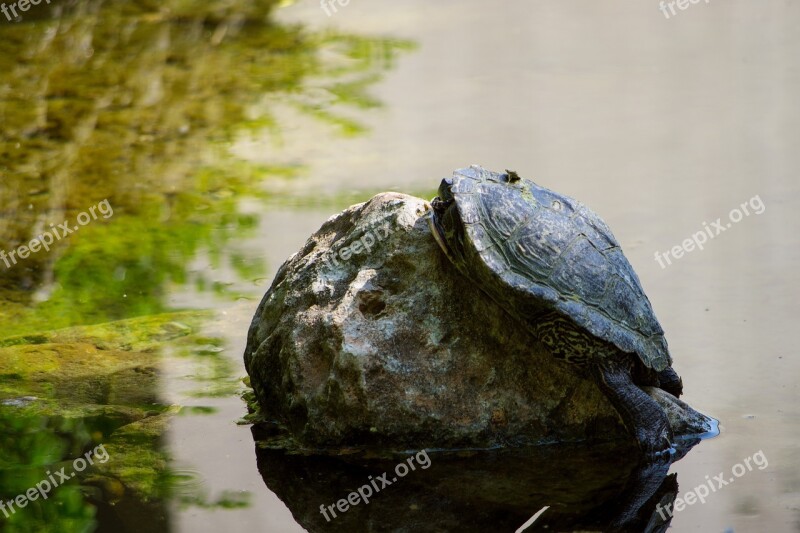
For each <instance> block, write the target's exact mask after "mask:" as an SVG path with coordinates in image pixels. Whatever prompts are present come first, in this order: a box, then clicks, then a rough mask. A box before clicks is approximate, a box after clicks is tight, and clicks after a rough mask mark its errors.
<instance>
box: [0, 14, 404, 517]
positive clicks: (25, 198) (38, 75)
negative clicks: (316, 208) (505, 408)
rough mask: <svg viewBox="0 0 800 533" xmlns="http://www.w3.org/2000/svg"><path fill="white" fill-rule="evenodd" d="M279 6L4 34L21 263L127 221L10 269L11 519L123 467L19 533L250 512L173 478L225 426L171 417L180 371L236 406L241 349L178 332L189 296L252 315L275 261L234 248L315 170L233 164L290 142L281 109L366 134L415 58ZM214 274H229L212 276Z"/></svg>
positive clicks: (0, 275) (4, 344)
mask: <svg viewBox="0 0 800 533" xmlns="http://www.w3.org/2000/svg"><path fill="white" fill-rule="evenodd" d="M276 3H277V2H276V1H275V0H255V1H244V0H230V1H216V0H212V1H208V2H206V1H200V0H189V1H185V0H164V1H159V2H150V1H147V0H134V1H123V0H112V1H91V0H87V1H73V2H66V1H65V2H59V3H55V2H54V3H53V4H51V5H49V6H48V5H46V4H44V3H42V4H41V5H39V6H38V7H37V8H36V9H35V10H32V11H31V12H30V13H29V14H27V15H26V17H25V18H24V19H23V20H22V21H21V22H19V23H15V24H6V23H5V21H3V23H2V24H0V71H2V72H3V80H2V83H0V122H2V124H3V127H2V131H0V250H6V251H9V250H13V249H15V248H16V247H18V246H20V245H23V244H26V243H28V242H29V241H30V240H31V239H33V238H34V237H36V236H37V235H39V234H40V233H42V232H43V231H45V230H46V229H47V228H49V225H50V224H60V223H62V222H63V221H65V220H75V217H76V215H77V214H78V213H80V212H82V211H84V210H86V209H87V208H88V207H90V206H92V205H95V204H97V203H98V202H100V201H102V200H106V199H107V200H108V201H109V203H110V204H111V205H112V206H113V209H114V216H113V217H112V218H109V219H107V220H105V219H102V218H101V219H98V220H96V221H93V222H92V223H91V224H89V225H87V226H85V227H82V228H81V229H80V231H79V232H77V233H75V234H73V235H70V236H69V237H67V238H65V239H62V240H61V241H59V242H58V243H57V245H56V246H55V247H54V248H53V249H52V250H51V251H50V252H41V251H40V252H39V253H36V254H33V255H31V256H30V257H28V258H27V259H25V260H24V261H21V262H20V263H19V264H17V265H15V266H13V267H12V268H10V269H6V267H5V265H4V264H0V400H2V403H1V404H0V499H3V500H5V501H8V500H9V499H11V498H14V497H15V496H16V495H18V494H21V493H23V492H24V491H26V490H27V489H28V488H29V487H31V486H33V485H34V484H35V483H36V482H37V481H39V480H40V479H42V477H43V476H44V472H45V471H47V470H48V469H50V470H52V469H53V468H56V469H58V468H60V466H61V465H63V464H67V463H68V462H70V461H71V460H72V458H74V457H78V456H80V455H82V454H83V453H85V452H86V451H87V450H89V449H91V448H92V447H94V446H96V445H97V444H99V443H104V444H105V447H106V449H107V450H108V453H109V455H110V460H109V461H108V462H107V463H106V464H104V465H97V466H96V467H95V468H93V469H91V470H87V471H85V472H83V473H81V474H80V475H79V476H77V479H76V480H73V481H72V482H71V483H69V484H66V485H64V486H63V487H59V488H58V490H56V491H54V492H53V494H52V495H51V496H50V498H49V499H47V500H41V499H40V500H37V501H33V502H31V503H30V504H29V505H28V506H27V507H26V508H25V509H22V510H20V512H17V513H14V514H12V515H10V516H8V517H6V516H3V515H2V513H0V528H1V529H3V530H4V531H14V532H16V531H19V532H22V531H37V532H38V531H58V532H70V531H89V530H92V529H95V528H97V529H98V530H100V531H169V530H170V529H171V528H172V527H173V524H171V522H172V521H171V519H170V514H169V512H168V504H167V502H168V501H172V502H177V503H178V504H180V505H182V506H197V507H204V508H208V507H213V508H224V509H228V508H237V507H242V506H247V505H248V497H247V496H248V495H247V494H246V493H245V494H242V493H238V492H237V493H224V492H223V493H222V494H217V495H216V496H215V497H213V498H209V497H208V496H207V494H206V487H205V485H204V483H203V481H202V479H200V478H199V476H198V475H197V474H196V473H195V472H193V471H191V470H174V469H173V468H172V467H171V466H170V464H171V458H170V456H169V454H168V452H167V450H166V449H165V446H164V440H165V435H166V431H167V428H168V426H169V423H170V421H171V420H172V417H173V416H174V415H187V416H203V415H206V414H209V413H213V412H214V409H213V408H211V407H205V406H202V405H201V406H193V407H192V408H188V409H184V408H181V407H180V406H177V405H171V404H169V403H168V402H167V401H165V400H164V399H163V390H164V388H165V387H164V385H163V376H162V371H163V364H164V357H163V356H164V355H165V353H168V354H169V355H170V357H172V358H177V359H179V360H183V361H186V362H185V363H182V364H184V365H185V367H186V368H188V369H189V370H188V371H187V372H189V373H190V375H191V384H189V385H188V386H186V387H185V388H186V390H181V395H180V397H181V398H184V399H187V400H188V399H191V398H211V397H217V396H230V395H232V394H235V393H236V391H237V384H236V381H237V378H236V376H234V375H233V374H234V366H233V365H232V363H231V361H230V359H229V358H228V357H227V356H225V354H224V351H225V350H226V346H225V342H224V341H223V340H222V339H220V338H216V337H209V336H206V335H203V334H202V327H203V323H204V322H205V321H206V320H207V318H208V315H205V314H203V313H177V314H175V313H173V314H169V313H168V312H169V311H171V310H172V309H171V306H170V295H171V294H170V293H171V291H175V287H184V288H186V290H193V291H195V292H196V293H199V294H202V293H205V294H207V295H208V297H207V298H206V299H205V301H206V304H207V305H208V306H209V307H211V306H212V305H213V298H215V297H216V298H226V299H233V298H236V297H238V296H240V295H241V294H240V292H241V291H240V288H237V287H235V286H234V283H233V282H232V281H231V280H239V281H245V282H246V281H249V280H253V279H255V278H258V277H261V276H264V275H266V272H265V267H264V259H265V258H264V254H263V252H262V251H260V250H256V251H252V252H251V251H249V250H248V251H238V250H237V247H236V246H235V244H236V243H237V241H241V239H243V238H244V237H246V236H247V234H248V232H251V231H252V230H253V229H254V228H255V227H256V226H257V224H258V216H257V215H253V214H245V213H244V212H243V211H242V209H241V204H242V200H243V199H245V198H254V199H256V200H257V201H258V202H261V203H262V205H266V204H267V203H275V202H277V203H280V198H275V195H274V194H273V193H269V192H267V189H266V188H265V187H264V184H265V182H267V181H279V182H286V183H287V184H292V183H293V182H294V180H295V179H296V178H297V177H298V176H299V175H301V173H302V171H303V168H302V165H301V164H300V163H295V164H291V165H273V164H268V163H265V164H258V165H256V164H253V163H250V162H248V161H245V160H243V159H240V158H238V157H236V155H234V154H233V153H232V151H231V145H232V142H233V141H234V140H236V139H237V138H238V137H239V136H242V135H252V134H260V133H262V132H264V131H266V132H269V133H271V134H272V135H274V136H277V135H279V134H280V132H281V130H282V126H283V125H282V124H280V123H279V120H278V119H277V118H276V115H275V114H273V113H272V108H273V107H274V106H277V105H278V104H280V105H289V106H291V107H293V108H295V109H297V110H299V111H301V112H303V113H306V114H307V115H310V116H311V117H314V118H315V119H318V120H319V121H322V122H324V123H325V124H328V125H330V126H332V127H331V130H332V131H333V132H334V133H335V134H339V135H343V136H347V135H353V134H357V133H360V132H362V131H364V127H363V126H361V125H360V124H359V123H358V122H357V121H355V120H353V119H351V118H348V117H347V116H345V115H343V114H342V113H340V111H341V110H342V109H344V110H346V109H348V108H361V109H364V108H371V107H375V106H377V105H379V103H378V102H377V101H375V100H374V99H373V98H371V97H370V96H369V95H368V94H367V90H368V88H369V86H370V85H371V84H373V83H374V82H375V81H377V80H378V79H379V77H380V75H381V73H382V72H384V71H385V70H386V69H388V68H391V67H392V66H393V64H394V60H395V58H396V56H397V54H398V53H399V52H400V51H401V50H404V49H407V48H409V44H408V43H404V42H398V41H393V40H389V39H380V38H374V39H373V38H364V37H359V36H353V35H342V34H337V33H325V34H313V33H309V32H307V31H305V30H304V29H303V28H302V27H299V26H285V25H279V24H276V23H275V22H274V21H273V20H272V19H271V14H272V11H273V8H274V7H275V5H276ZM198 256H202V257H203V258H207V259H208V261H209V263H210V264H211V265H212V269H213V271H211V272H208V271H203V270H199V269H193V267H192V260H194V259H196V258H197V257H198ZM219 271H224V272H225V273H226V275H227V279H225V280H220V275H219ZM162 313H163V314H162ZM131 317H142V318H136V319H131ZM109 321H116V322H109ZM100 323H104V324H100ZM86 324H100V325H97V326H85V325H86ZM67 326H78V327H72V328H69V329H58V328H64V327H67Z"/></svg>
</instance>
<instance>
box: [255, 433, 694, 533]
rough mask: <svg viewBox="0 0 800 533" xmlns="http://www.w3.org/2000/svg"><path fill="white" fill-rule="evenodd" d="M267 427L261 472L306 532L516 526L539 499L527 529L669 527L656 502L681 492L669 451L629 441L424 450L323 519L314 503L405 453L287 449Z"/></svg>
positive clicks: (387, 468)
mask: <svg viewBox="0 0 800 533" xmlns="http://www.w3.org/2000/svg"><path fill="white" fill-rule="evenodd" d="M268 433H269V431H268V430H266V429H265V428H264V427H263V426H255V427H254V428H253V434H254V436H255V438H256V443H257V446H256V453H257V457H258V469H259V472H260V473H261V476H262V477H263V479H264V482H265V483H266V485H267V487H268V488H269V489H270V490H272V491H273V492H275V493H276V494H277V495H278V497H280V498H281V500H283V502H284V503H285V504H286V505H287V506H288V507H289V509H290V510H291V512H292V514H293V516H294V518H295V520H297V522H298V523H299V524H301V525H302V526H303V527H305V528H306V529H307V530H308V531H313V532H316V531H320V532H325V531H331V532H333V531H342V532H351V531H415V532H416V531H515V530H517V528H519V527H520V526H522V525H523V524H525V523H526V522H527V521H528V520H529V519H530V518H531V517H532V515H534V514H535V513H536V512H537V511H539V510H540V509H542V508H543V507H545V506H547V507H548V509H547V510H546V511H545V512H544V513H542V514H541V516H540V517H539V518H537V519H536V521H535V523H534V525H531V526H530V527H529V528H527V529H526V531H613V530H620V531H652V532H655V531H666V529H667V528H668V526H669V521H670V517H669V516H668V515H666V513H661V514H664V515H665V516H664V518H666V520H665V519H664V518H662V517H661V515H660V514H659V512H658V511H657V506H658V505H660V506H661V507H660V508H661V509H663V508H664V507H665V506H666V505H668V504H671V503H672V502H673V501H674V499H675V497H676V494H677V492H678V483H677V478H676V474H670V475H668V470H669V467H670V464H671V462H672V461H671V460H664V461H661V462H657V463H645V464H640V465H636V464H632V463H631V462H630V460H629V458H630V457H631V456H632V455H631V453H630V452H632V450H628V449H621V448H620V447H619V446H616V447H615V446H549V447H538V448H527V449H517V450H494V451H463V452H433V451H429V452H428V455H429V457H430V462H431V465H430V467H429V468H427V469H420V468H417V469H416V470H415V471H413V472H411V473H409V474H408V475H406V476H405V477H402V478H401V479H398V480H397V481H396V483H394V484H392V486H388V487H385V488H384V489H383V491H381V492H378V493H377V494H375V495H373V496H372V498H371V499H370V501H369V504H367V505H364V504H363V503H359V504H356V505H354V506H352V507H350V508H349V509H348V510H347V511H346V512H344V513H338V516H337V517H336V518H332V517H331V514H330V512H329V513H328V518H330V520H327V519H326V518H325V517H324V516H323V514H322V512H321V510H320V505H326V506H328V505H330V504H334V505H335V504H336V502H337V501H339V500H341V499H343V498H347V496H348V494H350V493H351V492H353V491H357V489H358V488H359V487H361V486H363V485H364V484H366V483H369V481H370V479H377V478H378V477H379V476H381V475H382V474H383V473H384V472H389V473H390V477H389V479H390V480H391V479H392V476H394V474H393V472H394V469H395V466H396V465H397V464H398V463H400V462H404V461H406V460H407V458H408V457H409V456H404V455H396V456H393V457H375V456H370V455H369V454H364V453H353V454H351V455H343V456H338V457H331V456H320V455H304V454H298V453H287V452H286V451H285V450H281V449H276V448H274V447H273V446H272V445H270V444H268V443H269V442H274V439H275V437H274V436H270V435H269V434H268ZM261 439H265V440H261ZM686 451H687V450H686V449H685V448H684V449H683V450H682V452H681V453H680V454H678V455H676V458H679V457H681V456H682V454H683V453H685V452H686ZM673 459H675V458H673ZM370 476H372V478H370ZM334 509H335V508H334Z"/></svg>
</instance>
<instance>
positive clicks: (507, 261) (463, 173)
mask: <svg viewBox="0 0 800 533" xmlns="http://www.w3.org/2000/svg"><path fill="white" fill-rule="evenodd" d="M450 190H451V192H452V194H453V197H454V199H455V202H456V205H457V208H458V210H459V215H460V218H461V221H462V223H463V224H464V234H465V238H466V241H467V242H466V243H465V244H466V245H468V246H472V247H473V248H474V250H475V251H476V252H477V255H474V256H473V257H476V258H480V260H481V261H483V263H485V265H486V266H487V267H488V268H489V271H490V272H492V273H493V274H494V275H495V276H498V277H499V279H500V281H501V284H500V285H498V283H496V281H497V280H475V281H477V282H479V283H484V282H485V284H486V286H488V287H490V288H491V287H495V288H497V287H500V289H499V290H514V291H523V292H524V293H526V294H528V295H529V296H530V297H531V298H536V299H540V300H541V301H543V302H546V303H547V304H548V305H549V306H551V307H552V308H553V309H554V310H556V311H558V312H559V313H561V314H562V315H564V316H565V317H567V318H569V319H571V320H572V321H573V322H574V323H575V324H576V325H578V326H579V327H581V328H583V329H585V330H587V331H588V332H589V333H591V334H592V335H594V336H595V337H598V338H600V339H603V340H605V341H608V342H610V343H612V344H614V345H615V346H617V347H618V348H619V349H620V350H622V351H623V352H627V353H635V354H637V355H638V356H639V358H640V359H641V361H642V362H643V363H644V364H645V365H646V366H647V367H648V368H652V369H654V370H657V371H660V370H663V369H664V368H666V367H667V366H669V365H670V364H671V362H672V360H671V358H670V355H669V350H668V348H667V342H666V339H665V338H664V331H663V329H662V328H661V325H660V324H659V322H658V320H657V319H656V317H655V314H654V312H653V308H652V306H651V305H650V301H649V300H648V298H647V296H646V295H645V293H644V291H643V289H642V286H641V284H640V283H639V278H638V277H637V275H636V273H635V272H634V270H633V267H631V265H630V263H629V262H628V260H627V259H626V258H625V256H624V255H623V253H622V250H621V248H620V245H619V243H618V242H617V240H616V238H615V237H614V235H613V234H612V233H611V230H610V229H609V228H608V226H607V225H606V224H605V223H604V222H603V221H602V220H601V219H600V217H599V216H597V215H596V214H595V213H594V212H592V211H591V210H590V209H588V208H587V207H586V206H584V205H583V204H581V203H580V202H578V201H577V200H575V199H573V198H570V197H568V196H564V195H561V194H558V193H556V192H553V191H550V190H548V189H545V188H543V187H540V186H538V185H536V184H535V183H533V182H532V181H530V180H526V179H520V180H518V181H513V182H509V179H508V175H507V174H500V173H497V172H491V171H488V170H485V169H483V168H481V167H479V166H472V167H469V168H466V169H461V170H457V171H456V172H455V173H454V174H453V178H452V186H451V188H450ZM509 311H511V312H512V313H513V312H514V309H509ZM522 318H523V319H524V317H522Z"/></svg>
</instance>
